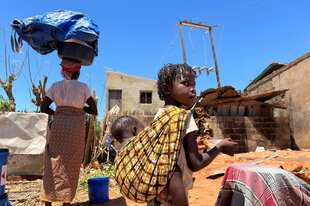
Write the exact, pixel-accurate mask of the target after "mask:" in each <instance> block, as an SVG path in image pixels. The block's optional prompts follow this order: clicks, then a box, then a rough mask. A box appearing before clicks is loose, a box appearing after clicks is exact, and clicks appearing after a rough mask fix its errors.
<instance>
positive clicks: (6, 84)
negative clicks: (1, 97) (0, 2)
mask: <svg viewBox="0 0 310 206" xmlns="http://www.w3.org/2000/svg"><path fill="white" fill-rule="evenodd" d="M3 34H4V60H5V81H4V80H2V79H1V77H0V84H1V86H2V88H3V89H4V91H5V93H6V95H7V96H8V98H9V101H10V111H12V112H15V99H14V96H13V92H12V89H13V82H14V81H16V80H17V79H18V77H19V76H20V74H21V72H22V68H23V66H24V63H25V60H26V57H27V54H26V55H25V59H24V61H23V62H22V64H21V66H19V68H18V66H17V65H16V63H15V62H14V61H13V62H11V60H10V56H8V55H7V52H6V51H7V50H6V39H5V28H4V32H3ZM16 68H18V69H17V71H16V70H15V69H16Z"/></svg>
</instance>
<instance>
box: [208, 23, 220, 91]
mask: <svg viewBox="0 0 310 206" xmlns="http://www.w3.org/2000/svg"><path fill="white" fill-rule="evenodd" d="M209 32H210V39H211V47H212V51H213V58H214V65H215V73H216V79H217V87H218V88H220V87H221V82H220V75H219V70H218V67H217V60H216V54H215V48H214V43H213V37H212V31H211V28H209Z"/></svg>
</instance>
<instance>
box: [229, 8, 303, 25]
mask: <svg viewBox="0 0 310 206" xmlns="http://www.w3.org/2000/svg"><path fill="white" fill-rule="evenodd" d="M305 4H308V2H306V3H303V4H298V5H297V6H294V7H292V6H289V7H285V8H282V9H279V10H277V11H271V12H265V13H263V14H260V15H256V16H252V17H249V18H241V19H239V20H236V21H232V22H229V23H226V24H225V25H227V24H234V23H239V22H242V21H247V20H250V19H254V18H257V17H262V16H266V15H270V14H275V13H279V12H281V11H287V10H291V9H294V8H298V7H301V6H303V5H305Z"/></svg>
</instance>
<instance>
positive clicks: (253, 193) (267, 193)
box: [216, 163, 310, 206]
mask: <svg viewBox="0 0 310 206" xmlns="http://www.w3.org/2000/svg"><path fill="white" fill-rule="evenodd" d="M216 205H218V206H222V205H238V206H239V205H248V206H252V205H255V206H261V205H266V206H275V205H310V185H309V184H307V183H306V182H304V181H303V180H301V179H300V178H298V177H296V176H294V175H293V174H291V173H289V172H287V171H285V170H282V169H280V168H275V167H269V166H262V165H254V164H245V163H241V164H231V165H230V166H229V167H228V168H227V170H226V172H225V176H224V178H223V182H222V187H221V190H220V193H219V196H218V199H217V202H216Z"/></svg>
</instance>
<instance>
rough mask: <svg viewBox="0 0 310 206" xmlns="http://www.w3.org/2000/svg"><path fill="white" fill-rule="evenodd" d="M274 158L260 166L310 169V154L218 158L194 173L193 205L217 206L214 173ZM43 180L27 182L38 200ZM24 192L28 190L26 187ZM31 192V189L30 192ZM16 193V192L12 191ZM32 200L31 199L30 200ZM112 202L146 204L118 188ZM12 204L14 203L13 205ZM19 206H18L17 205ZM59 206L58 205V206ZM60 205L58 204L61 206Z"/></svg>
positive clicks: (82, 198)
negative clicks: (124, 194) (131, 198)
mask: <svg viewBox="0 0 310 206" xmlns="http://www.w3.org/2000/svg"><path fill="white" fill-rule="evenodd" d="M272 154H276V155H275V157H273V158H271V159H268V160H266V161H264V162H261V163H259V164H262V165H268V166H274V167H280V165H282V166H283V167H284V168H285V169H286V170H293V169H294V168H296V167H297V166H299V165H303V166H305V167H308V168H310V151H283V150H281V151H280V150H277V151H275V152H273V151H264V152H253V153H241V154H236V155H235V156H234V157H230V156H227V155H219V156H218V157H217V158H216V159H215V161H213V162H212V163H211V164H210V165H209V166H208V167H207V168H205V169H202V170H200V171H199V172H196V173H194V178H195V181H194V188H193V189H192V190H190V191H189V203H190V205H195V206H209V205H214V204H215V202H216V199H217V196H218V192H219V190H220V187H221V182H222V179H223V176H221V177H218V178H216V179H210V178H207V177H208V176H210V175H211V174H213V173H214V172H215V171H217V170H219V169H223V168H227V166H228V165H229V164H231V163H244V162H249V161H253V160H257V159H259V158H262V157H266V156H270V155H272ZM41 181H42V180H36V181H28V184H32V186H30V190H32V191H33V192H34V194H33V195H34V196H36V197H34V196H33V198H37V196H38V190H39V189H38V186H39V185H41V184H42V183H41ZM13 183H14V182H10V181H8V182H7V184H8V187H10V188H13V187H14V184H13ZM16 184H25V185H26V183H23V181H19V183H18V182H17V183H16ZM24 188H25V191H26V190H27V187H26V186H25V187H24ZM28 190H29V189H28ZM12 191H13V190H12ZM13 194H14V192H13V193H10V192H9V200H10V201H11V200H12V199H13V198H15V197H14V195H13ZM29 197H31V196H29ZM109 198H110V201H109V202H107V203H105V204H101V206H111V205H116V206H125V205H127V206H140V205H141V206H142V205H145V204H138V203H135V202H133V201H131V200H128V199H126V198H124V197H123V196H122V195H121V194H120V193H119V189H118V187H117V186H113V187H110V188H109ZM11 203H12V202H11ZM17 205H18V204H17ZM35 205H43V204H38V203H37V204H35ZM56 205H57V204H56ZM58 205H59V204H58ZM72 205H75V206H79V205H81V206H82V205H83V206H85V205H88V192H87V191H86V190H80V191H78V192H77V195H76V198H75V199H74V201H73V202H72Z"/></svg>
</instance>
